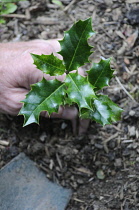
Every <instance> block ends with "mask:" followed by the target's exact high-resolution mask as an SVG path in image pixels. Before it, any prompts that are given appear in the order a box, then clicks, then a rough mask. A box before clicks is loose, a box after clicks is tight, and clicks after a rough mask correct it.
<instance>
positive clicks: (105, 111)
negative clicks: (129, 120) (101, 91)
mask: <svg viewBox="0 0 139 210" xmlns="http://www.w3.org/2000/svg"><path fill="white" fill-rule="evenodd" d="M92 106H93V108H94V111H93V112H92V111H90V110H88V109H84V110H82V113H81V117H82V118H90V119H92V120H95V121H96V122H98V123H100V124H102V125H106V124H111V123H112V122H116V121H117V120H120V116H121V112H122V111H123V110H122V109H121V108H119V107H118V106H117V105H116V104H115V103H114V102H113V101H111V100H110V99H109V98H108V96H106V95H98V96H97V99H95V100H94V102H93V105H92Z"/></svg>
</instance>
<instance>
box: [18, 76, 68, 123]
mask: <svg viewBox="0 0 139 210" xmlns="http://www.w3.org/2000/svg"><path fill="white" fill-rule="evenodd" d="M31 87H32V89H31V91H30V92H29V93H28V94H27V95H26V98H25V99H24V100H23V101H22V102H24V106H23V107H22V109H21V110H20V112H19V114H20V115H24V126H25V125H28V124H31V123H39V115H40V113H41V112H42V111H47V112H48V114H49V115H50V114H51V113H53V112H58V109H59V106H60V105H63V98H64V96H65V88H64V84H63V83H62V82H60V81H58V80H56V79H55V80H49V81H47V80H46V79H44V78H43V79H42V81H40V82H38V83H36V84H34V85H32V86H31Z"/></svg>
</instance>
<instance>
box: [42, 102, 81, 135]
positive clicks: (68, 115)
mask: <svg viewBox="0 0 139 210" xmlns="http://www.w3.org/2000/svg"><path fill="white" fill-rule="evenodd" d="M41 115H42V116H44V117H51V118H62V119H65V120H70V121H71V124H72V131H73V134H74V135H76V132H77V119H78V110H77V108H76V107H74V106H65V107H63V106H60V107H59V111H58V113H52V114H51V115H50V116H49V115H48V113H47V112H46V111H43V112H41Z"/></svg>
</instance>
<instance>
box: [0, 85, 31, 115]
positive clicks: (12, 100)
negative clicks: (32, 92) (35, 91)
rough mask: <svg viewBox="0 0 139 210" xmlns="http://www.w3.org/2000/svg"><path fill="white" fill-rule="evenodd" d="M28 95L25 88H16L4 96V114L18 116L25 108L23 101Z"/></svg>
mask: <svg viewBox="0 0 139 210" xmlns="http://www.w3.org/2000/svg"><path fill="white" fill-rule="evenodd" d="M27 93H28V90H26V89H24V88H15V89H12V91H7V92H6V95H5V96H4V100H3V101H4V106H3V105H2V104H1V108H2V110H3V113H7V114H10V115H18V113H19V111H20V109H21V108H22V106H23V103H21V102H20V101H22V100H23V99H24V98H25V95H26V94H27Z"/></svg>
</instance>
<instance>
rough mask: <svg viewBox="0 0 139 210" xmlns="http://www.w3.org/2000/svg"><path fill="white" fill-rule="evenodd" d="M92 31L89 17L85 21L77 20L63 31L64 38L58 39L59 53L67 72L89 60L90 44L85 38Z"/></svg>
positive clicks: (90, 34)
mask: <svg viewBox="0 0 139 210" xmlns="http://www.w3.org/2000/svg"><path fill="white" fill-rule="evenodd" d="M94 33H95V32H94V31H93V30H92V21H91V18H89V19H87V20H85V21H82V20H79V21H78V22H76V23H75V24H74V25H73V26H72V27H71V29H70V30H68V31H66V32H65V33H64V39H63V40H61V41H59V43H60V45H61V51H60V52H59V54H60V55H62V56H63V61H64V64H65V66H66V70H67V72H70V71H72V70H75V69H77V68H78V67H80V66H82V65H84V64H85V63H87V62H89V60H88V58H89V56H90V55H91V53H92V52H91V49H92V46H90V45H89V44H88V42H87V40H88V38H90V37H91V36H92V35H93V34H94Z"/></svg>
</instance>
